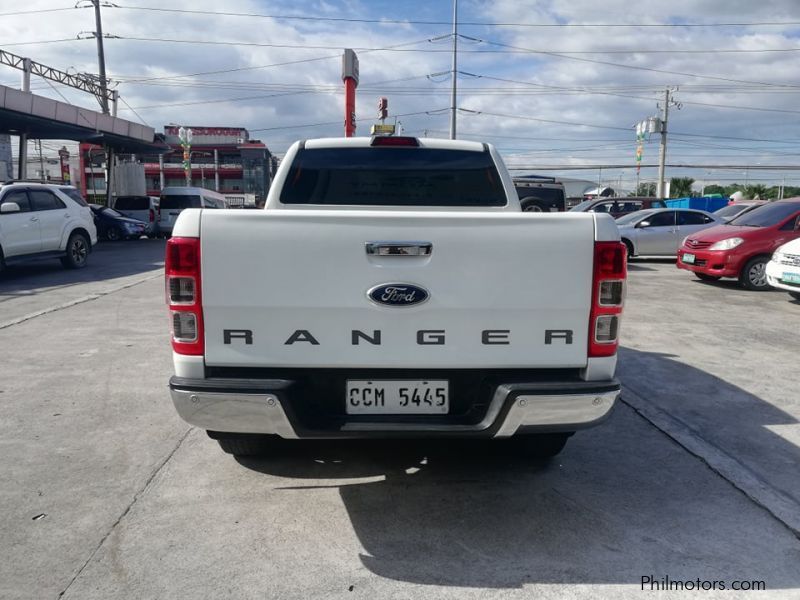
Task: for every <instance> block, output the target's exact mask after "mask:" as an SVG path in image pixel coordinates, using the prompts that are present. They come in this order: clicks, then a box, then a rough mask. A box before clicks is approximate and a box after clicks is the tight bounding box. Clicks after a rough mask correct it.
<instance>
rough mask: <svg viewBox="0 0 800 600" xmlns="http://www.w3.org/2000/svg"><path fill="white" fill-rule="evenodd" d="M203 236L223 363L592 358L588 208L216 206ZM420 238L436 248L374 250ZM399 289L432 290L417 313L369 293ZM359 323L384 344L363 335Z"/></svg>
mask: <svg viewBox="0 0 800 600" xmlns="http://www.w3.org/2000/svg"><path fill="white" fill-rule="evenodd" d="M200 240H201V256H202V302H203V317H204V325H205V362H206V364H207V365H210V366H229V367H230V366H238V367H317V368H321V367H324V368H333V367H350V368H352V367H354V366H357V367H364V368H380V367H382V368H423V367H424V368H470V367H476V368H482V369H485V368H501V367H502V368H537V367H541V368H547V367H559V368H563V367H582V366H585V365H586V363H587V336H588V329H589V325H588V323H589V309H590V304H591V282H592V264H593V240H594V219H593V217H592V216H591V215H588V214H581V213H579V214H544V215H542V214H531V213H477V212H446V213H445V212H426V213H418V212H417V213H414V214H411V213H409V212H386V211H335V210H326V211H314V210H298V211H288V210H280V211H278V210H276V211H235V210H230V211H229V210H217V211H203V213H202V216H201V234H200ZM410 240H411V241H419V242H430V243H431V244H432V252H431V254H430V256H384V257H375V256H369V255H368V254H367V252H366V250H365V245H366V243H368V242H376V241H381V242H391V241H410ZM387 283H401V284H414V285H416V286H420V287H422V288H424V289H425V290H427V292H428V293H429V298H428V300H427V301H425V302H423V303H420V304H417V305H414V306H404V307H392V306H383V305H379V304H376V303H374V302H372V301H371V300H370V299H369V298H368V296H367V292H368V290H370V289H372V288H374V287H375V286H378V285H381V284H387ZM226 330H227V332H228V333H227V335H226ZM354 330H357V331H361V332H363V333H364V334H366V336H368V337H369V338H370V340H372V341H371V342H370V341H369V340H367V339H365V337H364V336H356V338H357V339H354V336H353V331H354ZM376 331H379V332H380V334H379V339H380V343H379V344H378V343H375V342H377V340H378V336H376V335H375V332H376ZM419 331H428V332H435V333H425V334H422V338H420V334H418V332H419ZM484 331H492V332H494V333H492V334H490V335H489V336H488V337H486V335H485V334H484V333H483V332H484ZM248 332H249V333H248ZM298 332H299V333H298ZM497 332H501V333H497ZM548 332H550V333H549V334H548ZM566 332H569V333H568V334H567V333H566ZM420 339H422V340H423V341H426V342H429V343H423V344H420V343H419V342H420ZM431 341H434V342H436V343H430V342H431ZM487 341H488V342H494V343H486V342H487ZM287 342H289V343H287ZM354 342H358V343H354ZM497 342H501V343H497ZM505 342H507V343H505Z"/></svg>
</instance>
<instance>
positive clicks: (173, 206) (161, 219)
mask: <svg viewBox="0 0 800 600" xmlns="http://www.w3.org/2000/svg"><path fill="white" fill-rule="evenodd" d="M227 207H228V204H227V202H226V200H225V196H223V195H222V194H218V193H217V192H212V191H211V190H207V189H205V188H199V187H165V188H164V189H163V190H161V199H160V200H159V212H158V215H159V216H158V233H159V235H162V236H164V237H170V236H171V235H172V227H173V226H174V225H175V220H176V219H177V218H178V215H179V214H181V211H182V210H183V209H185V208H227Z"/></svg>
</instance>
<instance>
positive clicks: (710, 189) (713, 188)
mask: <svg viewBox="0 0 800 600" xmlns="http://www.w3.org/2000/svg"><path fill="white" fill-rule="evenodd" d="M703 193H704V194H705V195H706V196H708V195H709V194H722V195H723V196H727V195H728V194H727V193H726V191H725V188H724V187H723V186H721V185H716V184H713V183H712V184H711V185H707V186H705V187H704V188H703Z"/></svg>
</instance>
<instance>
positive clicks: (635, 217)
mask: <svg viewBox="0 0 800 600" xmlns="http://www.w3.org/2000/svg"><path fill="white" fill-rule="evenodd" d="M654 212H655V211H652V210H640V211H636V212H632V213H630V214H627V215H624V216H622V217H620V218H619V219H617V227H619V226H620V225H631V224H633V223H635V222H637V221H639V220H641V219H644V218H645V217H647V216H648V215H652V214H653V213H654Z"/></svg>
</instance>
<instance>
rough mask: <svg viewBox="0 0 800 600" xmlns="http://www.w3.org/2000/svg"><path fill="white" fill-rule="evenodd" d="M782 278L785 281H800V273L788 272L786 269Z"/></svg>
mask: <svg viewBox="0 0 800 600" xmlns="http://www.w3.org/2000/svg"><path fill="white" fill-rule="evenodd" d="M781 279H782V280H783V281H784V282H785V283H800V273H787V272H785V271H784V273H783V275H782V276H781Z"/></svg>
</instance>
